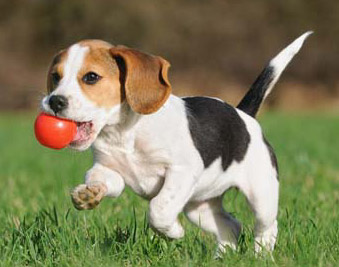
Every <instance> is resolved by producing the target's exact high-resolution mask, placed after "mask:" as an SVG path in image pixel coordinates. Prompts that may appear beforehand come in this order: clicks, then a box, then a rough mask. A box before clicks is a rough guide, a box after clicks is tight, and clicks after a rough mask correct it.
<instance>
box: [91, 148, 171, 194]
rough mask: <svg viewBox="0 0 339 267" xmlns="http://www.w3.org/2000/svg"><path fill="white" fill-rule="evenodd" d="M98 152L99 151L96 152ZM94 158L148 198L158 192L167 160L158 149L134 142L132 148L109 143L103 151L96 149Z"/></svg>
mask: <svg viewBox="0 0 339 267" xmlns="http://www.w3.org/2000/svg"><path fill="white" fill-rule="evenodd" d="M98 152H99V153H98ZM97 155H99V156H97V157H96V159H97V160H98V161H99V162H100V163H101V164H104V165H105V166H107V167H109V168H111V169H112V170H114V171H116V172H118V173H119V174H120V175H121V176H122V177H123V179H124V181H125V183H126V185H128V186H129V187H131V188H132V189H133V191H135V192H136V193H137V194H139V195H140V196H142V197H145V198H147V199H150V198H152V197H154V196H155V195H157V194H158V192H159V191H160V189H161V187H162V185H163V182H164V177H165V172H166V166H167V160H166V158H165V155H161V152H160V150H157V149H147V148H146V147H144V146H141V145H140V144H136V145H135V146H134V147H133V149H130V150H129V149H126V147H121V146H116V145H113V146H112V145H111V146H110V148H109V149H107V148H106V151H105V153H102V151H100V150H99V151H97Z"/></svg>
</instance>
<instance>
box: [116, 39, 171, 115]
mask: <svg viewBox="0 0 339 267" xmlns="http://www.w3.org/2000/svg"><path fill="white" fill-rule="evenodd" d="M111 53H112V55H113V57H115V58H116V60H117V61H118V62H119V61H121V59H122V60H123V63H120V64H124V66H123V67H121V66H120V71H122V70H124V71H125V76H124V77H123V81H122V82H124V86H125V94H126V99H127V102H128V104H129V105H130V106H131V108H132V109H133V110H134V111H135V112H138V113H141V114H149V113H153V112H155V111H157V110H158V109H159V108H160V107H161V106H162V105H163V104H164V103H165V102H166V100H167V99H168V97H169V95H170V93H171V84H170V83H169V80H168V76H167V74H168V69H169V67H170V64H169V63H168V62H167V61H166V60H165V59H163V58H161V57H157V56H151V55H148V54H145V53H142V52H140V51H137V50H134V49H130V48H127V47H123V46H118V47H113V48H111Z"/></svg>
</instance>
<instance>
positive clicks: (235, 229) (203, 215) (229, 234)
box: [185, 197, 241, 252]
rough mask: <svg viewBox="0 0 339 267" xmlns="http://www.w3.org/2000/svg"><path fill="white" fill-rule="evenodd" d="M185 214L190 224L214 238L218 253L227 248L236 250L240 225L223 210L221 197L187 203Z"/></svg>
mask: <svg viewBox="0 0 339 267" xmlns="http://www.w3.org/2000/svg"><path fill="white" fill-rule="evenodd" d="M185 214H186V216H187V218H188V219H189V220H190V221H191V222H192V223H194V224H196V225H197V226H199V227H201V228H202V229H203V230H205V231H208V232H211V233H213V234H214V235H215V236H216V238H217V239H218V244H219V248H218V250H219V251H218V252H224V251H225V248H226V247H227V246H228V247H231V248H233V249H235V248H236V246H237V242H238V237H239V234H240V231H241V225H240V223H239V222H238V221H237V220H236V219H235V218H233V217H232V216H231V215H230V214H229V213H227V212H226V211H225V210H224V208H223V206H222V197H218V198H215V199H210V200H207V201H203V202H192V203H188V204H187V205H186V207H185Z"/></svg>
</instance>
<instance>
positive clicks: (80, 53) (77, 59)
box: [63, 44, 89, 81]
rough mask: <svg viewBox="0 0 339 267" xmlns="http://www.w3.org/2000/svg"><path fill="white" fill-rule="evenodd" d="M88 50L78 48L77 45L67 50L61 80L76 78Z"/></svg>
mask: <svg viewBox="0 0 339 267" xmlns="http://www.w3.org/2000/svg"><path fill="white" fill-rule="evenodd" d="M88 50H89V48H88V47H86V46H80V45H78V44H75V45H72V46H71V47H70V48H69V51H68V56H67V59H66V62H65V66H64V77H63V80H65V81H67V80H69V79H73V78H74V76H75V77H76V76H77V74H78V72H79V70H80V69H81V66H82V63H83V61H84V58H85V55H86V54H87V52H88Z"/></svg>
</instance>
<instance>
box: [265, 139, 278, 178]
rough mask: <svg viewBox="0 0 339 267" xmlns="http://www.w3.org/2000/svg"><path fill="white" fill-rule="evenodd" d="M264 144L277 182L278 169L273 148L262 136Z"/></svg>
mask: <svg viewBox="0 0 339 267" xmlns="http://www.w3.org/2000/svg"><path fill="white" fill-rule="evenodd" d="M263 140H264V143H265V144H266V146H267V149H268V152H269V153H270V158H271V163H272V166H273V168H275V169H276V171H277V179H278V180H279V167H278V160H277V157H276V155H275V153H274V149H273V147H272V146H271V145H270V143H269V142H268V141H267V140H266V138H265V137H264V136H263Z"/></svg>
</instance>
